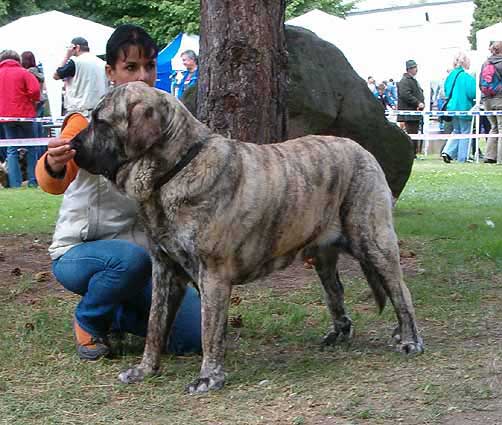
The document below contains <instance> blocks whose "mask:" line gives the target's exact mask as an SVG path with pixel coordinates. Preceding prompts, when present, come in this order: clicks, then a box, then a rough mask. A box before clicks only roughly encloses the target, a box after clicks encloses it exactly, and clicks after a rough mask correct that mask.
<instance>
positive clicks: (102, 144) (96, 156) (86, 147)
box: [70, 122, 125, 182]
mask: <svg viewBox="0 0 502 425" xmlns="http://www.w3.org/2000/svg"><path fill="white" fill-rule="evenodd" d="M95 125H96V124H95V123H93V122H91V124H90V125H89V127H87V128H86V129H85V130H82V131H81V132H80V133H79V134H77V135H76V136H75V137H74V138H73V139H72V140H71V141H70V147H71V148H72V149H75V151H76V154H75V158H74V160H75V163H76V164H77V165H78V166H79V167H80V168H82V169H84V170H86V171H88V172H89V173H91V174H101V175H102V176H104V177H106V178H107V179H109V180H111V181H112V182H115V177H116V176H117V172H118V170H119V168H120V167H121V166H122V165H123V164H124V162H125V159H124V155H123V154H121V152H120V149H119V148H118V145H117V144H116V143H114V142H115V134H113V130H112V129H111V128H110V129H109V131H104V133H105V134H106V135H107V136H110V137H105V138H104V140H102V141H100V140H96V138H94V137H93V134H92V133H93V132H94V126H95ZM100 134H103V129H100ZM91 141H92V142H91Z"/></svg>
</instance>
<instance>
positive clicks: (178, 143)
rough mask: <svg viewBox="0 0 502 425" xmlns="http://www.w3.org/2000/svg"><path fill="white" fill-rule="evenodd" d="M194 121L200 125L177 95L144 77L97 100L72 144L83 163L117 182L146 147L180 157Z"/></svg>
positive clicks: (165, 155)
mask: <svg viewBox="0 0 502 425" xmlns="http://www.w3.org/2000/svg"><path fill="white" fill-rule="evenodd" d="M195 123H197V124H199V125H202V124H200V123H198V121H196V120H195V118H194V117H192V116H191V115H190V113H189V112H188V111H187V110H186V109H185V108H184V107H183V105H181V104H180V103H179V102H178V100H177V99H175V98H174V97H173V96H170V95H169V94H167V93H165V92H162V91H160V90H157V89H154V88H151V87H149V86H148V85H147V84H145V83H142V82H134V83H128V84H123V85H120V86H118V87H116V88H114V89H113V90H111V91H110V92H109V93H108V94H107V95H106V96H105V97H104V98H103V99H102V100H101V101H100V102H99V104H98V105H97V106H96V108H95V109H94V111H93V112H92V115H91V121H90V123H89V126H88V127H87V128H86V129H85V130H83V131H82V132H80V133H79V134H78V135H77V136H75V137H74V138H73V139H72V141H71V142H70V146H71V147H72V148H73V149H75V150H76V155H75V162H76V163H77V165H78V166H79V167H80V168H83V169H84V170H87V171H89V172H90V173H92V174H101V175H103V176H105V177H106V178H108V179H109V180H111V181H112V182H114V183H117V181H116V177H117V173H118V171H119V170H120V168H121V167H124V166H126V164H129V165H130V164H132V163H134V162H135V161H138V160H140V159H141V158H142V157H144V156H145V155H146V154H147V153H148V152H152V157H157V158H168V157H169V156H172V157H173V159H172V160H173V161H176V156H177V155H178V151H179V150H180V149H181V148H182V147H183V145H184V144H185V145H186V143H184V142H186V141H187V137H188V136H189V135H190V129H191V128H194V127H197V124H195ZM181 150H183V149H181ZM157 151H158V152H157Z"/></svg>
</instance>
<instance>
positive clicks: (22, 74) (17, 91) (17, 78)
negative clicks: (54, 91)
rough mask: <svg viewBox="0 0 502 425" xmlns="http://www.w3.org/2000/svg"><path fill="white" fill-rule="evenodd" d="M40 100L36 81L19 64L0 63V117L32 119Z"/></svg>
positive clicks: (12, 61) (14, 62)
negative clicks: (36, 103) (36, 104)
mask: <svg viewBox="0 0 502 425" xmlns="http://www.w3.org/2000/svg"><path fill="white" fill-rule="evenodd" d="M39 100H40V84H39V83H38V80H37V79H36V78H35V77H34V76H33V74H31V73H30V72H28V71H27V70H26V69H24V68H23V67H22V66H21V64H20V63H19V62H16V61H15V60H12V59H6V60H4V61H2V62H0V117H19V118H33V117H36V116H37V112H36V109H35V102H38V101H39Z"/></svg>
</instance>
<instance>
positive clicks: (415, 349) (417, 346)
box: [397, 338, 424, 356]
mask: <svg viewBox="0 0 502 425" xmlns="http://www.w3.org/2000/svg"><path fill="white" fill-rule="evenodd" d="M397 349H398V350H399V351H400V352H401V353H403V354H406V355H410V356H413V355H416V354H422V353H423V352H424V343H423V342H422V338H417V341H410V342H402V343H400V344H399V345H398V346H397Z"/></svg>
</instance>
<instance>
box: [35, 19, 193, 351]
mask: <svg viewBox="0 0 502 425" xmlns="http://www.w3.org/2000/svg"><path fill="white" fill-rule="evenodd" d="M157 54H158V48H157V46H156V44H155V42H154V41H153V40H152V38H151V37H150V36H149V35H148V33H147V32H146V31H145V30H144V29H143V28H141V27H138V26H136V25H130V24H123V25H120V26H118V27H117V28H116V29H115V31H114V32H113V33H112V35H111V37H110V39H109V40H108V43H107V45H106V62H107V64H106V74H107V76H108V79H109V80H110V83H112V85H120V84H125V83H128V82H133V81H143V82H145V83H146V84H148V85H149V86H151V87H153V85H154V84H155V81H156V79H157ZM87 125H88V121H87V119H86V117H85V116H84V115H83V114H82V113H79V112H77V113H71V114H70V115H69V116H67V117H66V118H65V122H64V125H63V129H62V132H61V136H60V138H58V139H55V140H51V141H50V142H49V145H48V150H47V152H46V153H45V154H44V156H43V157H42V158H40V160H39V161H38V163H37V170H36V171H37V176H38V178H39V180H40V187H41V188H42V189H43V190H44V191H46V192H49V193H52V194H62V193H64V197H63V201H62V204H61V208H60V210H59V217H58V220H57V223H56V228H55V231H54V235H53V239H52V244H51V246H50V247H49V254H50V256H51V259H52V270H53V273H54V276H55V277H56V279H57V280H58V282H60V283H61V285H63V286H64V287H65V288H66V289H68V290H69V291H71V292H73V293H75V294H78V295H80V296H81V297H82V298H81V300H80V302H79V303H78V305H77V308H76V310H75V314H74V318H73V331H74V335H75V342H76V347H77V354H78V356H79V357H80V358H81V359H82V360H98V359H100V358H102V357H104V356H107V355H109V354H110V353H111V352H112V347H111V345H110V341H109V338H108V337H109V336H110V335H114V334H115V335H117V334H123V333H131V334H134V335H140V336H145V335H146V331H147V324H148V316H149V310H150V304H151V298H152V283H151V273H152V270H151V269H152V264H151V260H150V255H149V253H148V251H147V249H146V248H147V241H146V237H145V233H144V230H143V228H142V227H141V224H140V220H139V218H138V212H137V204H136V202H135V201H133V200H131V199H129V198H128V197H127V196H126V195H124V194H122V193H120V192H119V191H118V190H117V189H116V187H115V186H114V185H113V184H112V183H111V182H110V181H108V180H106V179H105V178H104V177H102V176H97V175H93V174H90V173H88V172H86V171H85V170H81V169H79V168H78V166H77V165H76V163H75V161H74V160H73V158H74V156H75V151H74V150H72V149H70V146H69V140H70V139H71V138H72V137H74V136H75V135H76V134H78V133H79V132H80V131H81V130H83V129H84V128H86V127H87ZM200 321H201V311H200V299H199V296H198V294H197V291H196V290H195V289H194V288H193V287H191V286H189V287H188V288H187V291H186V293H185V297H184V299H183V302H182V305H181V307H180V309H179V311H178V314H177V316H176V319H175V321H174V325H173V328H172V330H171V335H170V337H169V341H168V346H167V347H166V349H167V350H168V351H170V352H173V353H176V354H185V353H191V352H200V351H201V330H200Z"/></svg>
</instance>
